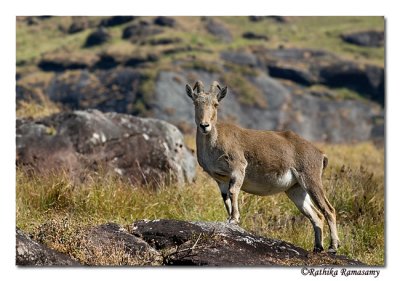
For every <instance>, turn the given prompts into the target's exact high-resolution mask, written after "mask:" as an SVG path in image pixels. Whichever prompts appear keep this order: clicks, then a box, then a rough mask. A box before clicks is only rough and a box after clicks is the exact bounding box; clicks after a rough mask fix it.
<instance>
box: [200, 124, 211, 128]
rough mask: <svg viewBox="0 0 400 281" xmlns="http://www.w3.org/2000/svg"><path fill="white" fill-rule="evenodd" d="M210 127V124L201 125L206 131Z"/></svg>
mask: <svg viewBox="0 0 400 281" xmlns="http://www.w3.org/2000/svg"><path fill="white" fill-rule="evenodd" d="M209 126H210V124H207V123H201V124H200V127H202V128H203V129H205V128H207V127H209Z"/></svg>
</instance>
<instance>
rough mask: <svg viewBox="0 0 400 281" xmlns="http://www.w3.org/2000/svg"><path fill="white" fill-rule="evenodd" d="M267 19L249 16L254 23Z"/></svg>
mask: <svg viewBox="0 0 400 281" xmlns="http://www.w3.org/2000/svg"><path fill="white" fill-rule="evenodd" d="M264 19H265V16H249V20H250V21H253V22H258V21H262V20H264Z"/></svg>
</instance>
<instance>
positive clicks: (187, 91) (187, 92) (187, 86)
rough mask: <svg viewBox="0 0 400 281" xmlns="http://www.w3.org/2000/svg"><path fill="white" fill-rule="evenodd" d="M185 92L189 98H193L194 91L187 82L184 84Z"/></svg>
mask: <svg viewBox="0 0 400 281" xmlns="http://www.w3.org/2000/svg"><path fill="white" fill-rule="evenodd" d="M186 94H187V95H188V96H189V98H191V99H192V100H194V92H193V89H192V87H190V86H189V85H188V84H186Z"/></svg>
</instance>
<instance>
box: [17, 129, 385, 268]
mask: <svg viewBox="0 0 400 281" xmlns="http://www.w3.org/2000/svg"><path fill="white" fill-rule="evenodd" d="M187 139H188V140H189V142H190V144H189V146H193V138H190V137H188V138H187ZM320 146H321V147H322V149H323V150H324V151H325V152H326V153H327V154H328V156H329V161H330V162H329V165H328V168H327V170H326V172H325V175H324V186H325V189H326V192H327V194H328V198H329V199H330V201H331V202H332V204H333V205H334V206H335V207H336V210H337V213H338V230H339V237H340V239H341V241H342V247H341V248H340V249H339V253H340V254H345V255H348V256H350V257H351V258H355V259H359V260H361V261H363V262H365V263H367V264H370V265H383V264H384V249H385V241H384V213H385V209H384V153H383V150H382V149H377V148H376V147H375V146H373V145H372V144H370V143H362V144H357V145H320ZM16 187H17V198H16V199H17V209H16V216H17V226H18V227H20V228H21V229H22V230H25V231H27V232H28V233H33V234H35V235H36V237H39V238H40V235H38V233H41V235H42V238H43V237H46V238H45V239H42V241H43V242H44V243H46V244H48V245H50V246H51V247H52V248H55V249H57V250H60V251H61V252H65V253H68V254H69V255H71V256H72V257H74V258H76V259H78V260H80V261H81V262H84V263H90V264H113V265H120V264H134V263H135V262H138V261H133V260H129V258H128V257H127V256H124V254H123V253H122V252H121V251H118V248H117V249H109V250H104V249H103V250H102V251H103V252H101V251H94V250H93V249H92V248H91V247H90V245H86V244H84V243H83V244H82V243H81V242H80V241H81V239H79V237H80V236H79V233H80V232H79V231H80V230H82V229H85V227H89V226H94V225H98V224H101V223H105V222H116V223H119V224H121V225H125V226H127V225H130V224H131V223H132V222H133V221H135V220H139V219H161V218H168V219H179V220H188V221H224V220H225V219H226V211H225V208H224V206H223V203H222V200H221V199H220V194H219V190H218V188H217V186H216V184H215V183H214V182H213V181H212V180H211V179H210V178H209V177H208V176H207V175H205V174H204V173H203V172H201V171H199V176H198V178H197V181H196V183H194V184H190V185H188V186H187V187H185V188H179V187H177V186H165V187H163V188H160V189H159V190H157V191H152V190H148V189H145V188H143V187H138V186H136V187H135V186H131V185H129V184H127V183H126V182H124V181H123V180H121V179H119V178H114V177H110V176H109V177H102V176H100V175H97V176H96V175H93V176H92V177H89V180H88V181H87V182H86V183H85V184H84V185H82V186H76V185H74V184H72V183H71V182H70V181H69V180H68V179H67V177H66V176H60V175H53V176H48V177H40V176H34V175H33V176H32V175H31V176H28V175H27V174H26V173H25V172H23V171H22V170H19V169H18V170H17V186H16ZM240 209H241V215H242V219H241V226H242V227H243V228H245V229H247V230H248V231H251V232H253V233H257V234H260V235H265V236H268V237H273V238H278V239H283V240H286V241H289V242H292V243H294V244H296V245H299V246H301V247H304V248H306V249H312V247H313V232H312V227H311V224H310V223H309V222H308V221H307V219H305V218H304V217H303V216H302V215H301V214H300V213H299V211H298V210H297V209H296V207H295V206H294V205H293V203H291V202H290V201H289V200H288V199H287V198H286V196H285V195H284V194H280V195H276V196H271V197H259V196H254V195H250V194H245V193H242V194H241V196H240ZM325 233H326V234H328V232H327V227H326V229H325ZM43 235H44V236H43ZM326 237H327V235H326ZM327 240H328V239H326V241H325V246H326V247H327V246H328V242H329V241H327ZM110 251H111V252H110ZM139 262H140V261H139Z"/></svg>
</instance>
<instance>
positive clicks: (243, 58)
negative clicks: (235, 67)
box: [221, 51, 257, 66]
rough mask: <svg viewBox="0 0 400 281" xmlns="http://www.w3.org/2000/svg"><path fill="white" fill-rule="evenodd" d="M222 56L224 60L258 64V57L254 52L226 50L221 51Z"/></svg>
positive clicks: (245, 64) (248, 64) (251, 64)
mask: <svg viewBox="0 0 400 281" xmlns="http://www.w3.org/2000/svg"><path fill="white" fill-rule="evenodd" d="M221 58H222V59H223V60H226V61H229V62H232V63H235V64H239V65H243V66H256V65H257V57H256V56H255V55H253V54H252V53H246V52H230V51H224V52H221Z"/></svg>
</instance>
